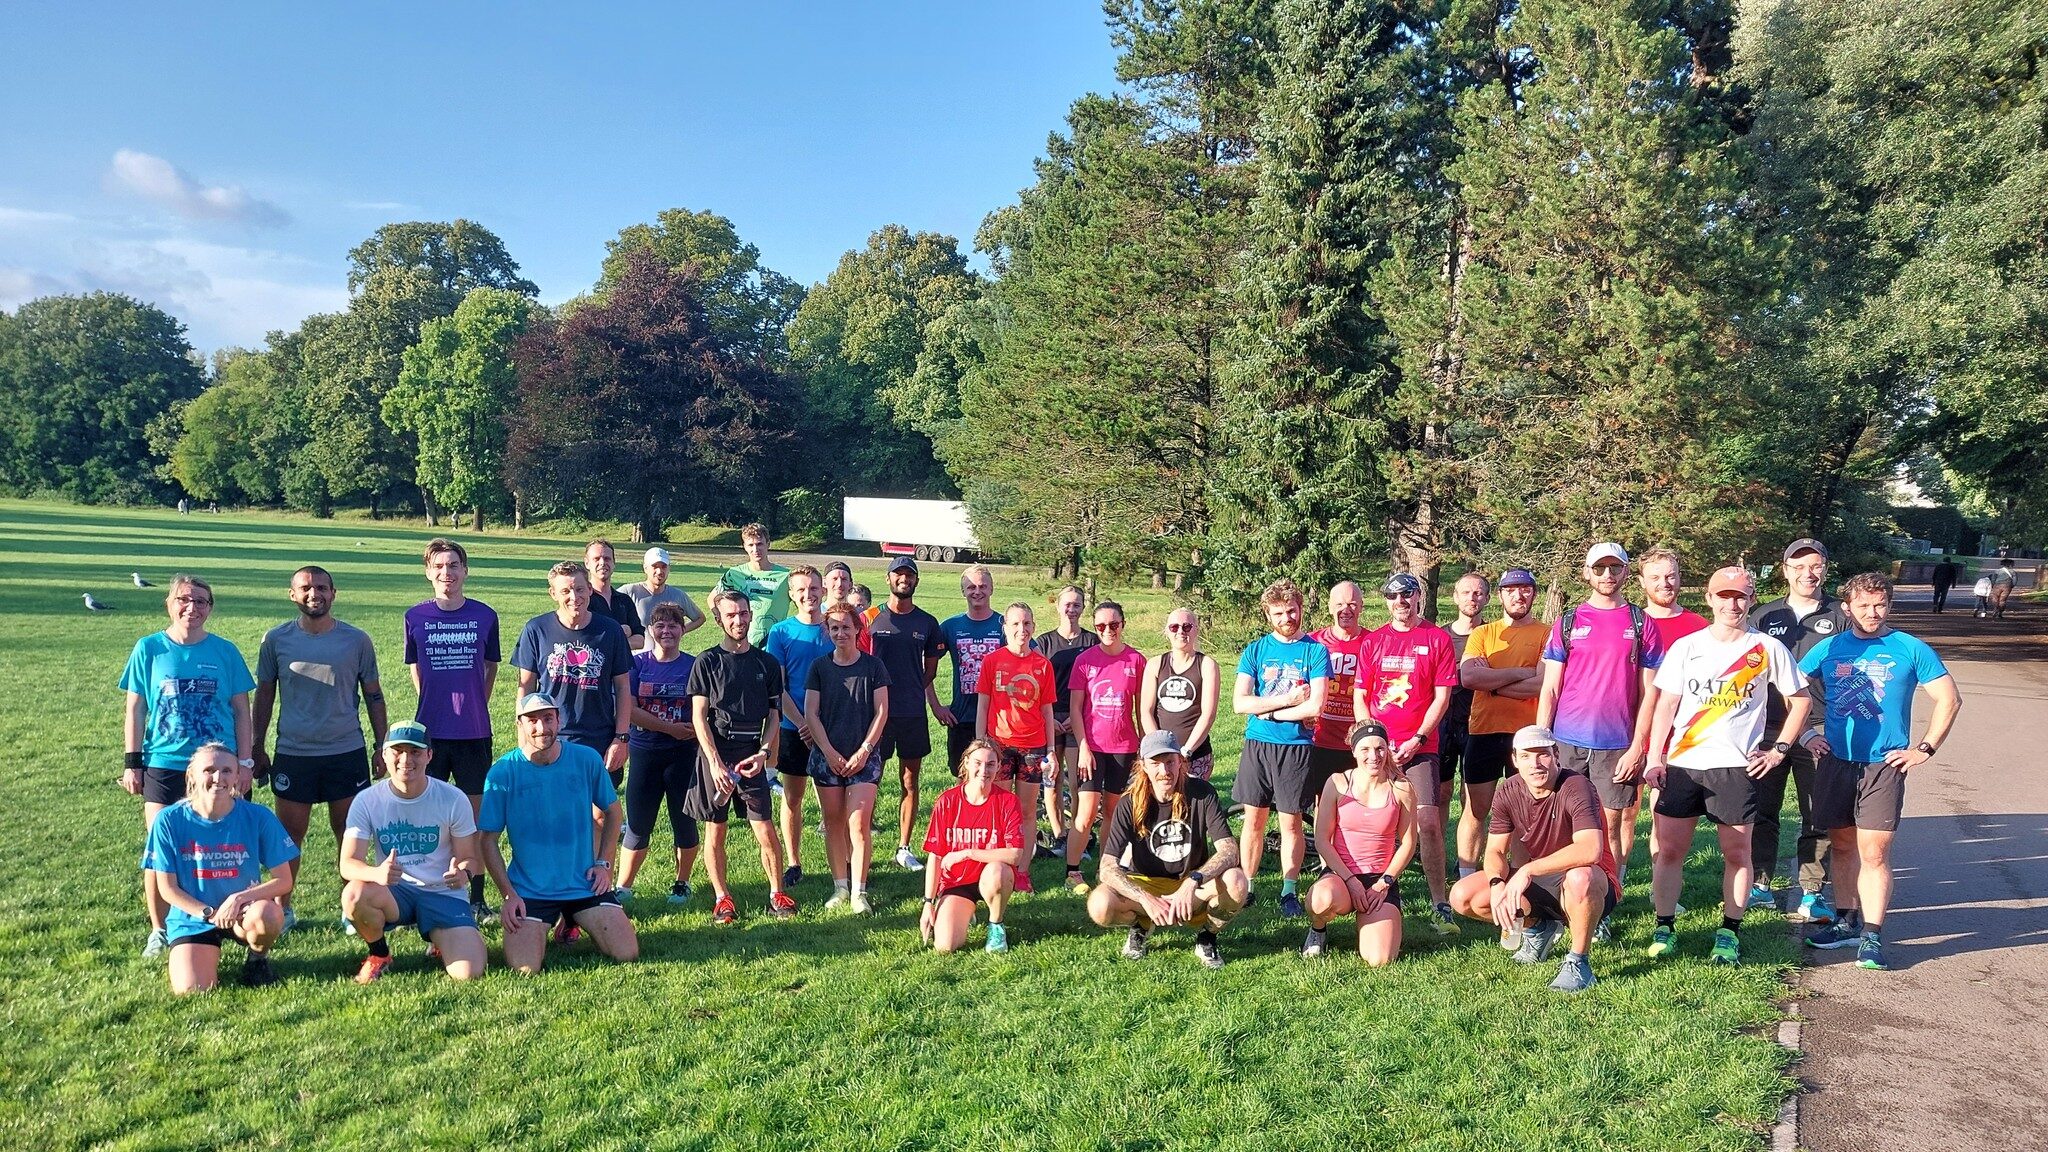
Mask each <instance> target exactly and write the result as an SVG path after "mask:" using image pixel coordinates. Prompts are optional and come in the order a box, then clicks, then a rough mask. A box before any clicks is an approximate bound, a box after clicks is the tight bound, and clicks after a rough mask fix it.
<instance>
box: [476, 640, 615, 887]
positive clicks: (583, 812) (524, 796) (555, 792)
mask: <svg viewBox="0 0 2048 1152" xmlns="http://www.w3.org/2000/svg"><path fill="white" fill-rule="evenodd" d="M612 627H613V628H614V629H616V628H617V627H618V625H616V624H614V625H612ZM555 747H557V748H559V749H561V754H560V755H558V756H556V757H555V760H554V762H553V763H551V764H536V763H534V762H533V761H531V760H529V759H527V758H526V753H524V752H522V751H520V750H519V749H517V748H514V749H513V750H512V751H510V752H507V753H505V754H504V755H503V756H500V757H498V759H497V760H496V761H495V762H494V763H493V764H492V765H491V771H490V774H489V775H488V776H486V777H484V802H483V811H482V813H481V814H479V815H478V817H477V822H476V824H477V828H478V829H480V830H481V831H482V832H483V834H484V835H486V836H496V835H498V834H499V833H501V832H502V833H504V834H506V835H507V836H508V837H509V838H510V839H511V841H512V860H511V863H509V864H508V865H506V869H505V870H506V875H507V877H508V878H509V879H510V880H511V881H512V890H513V891H514V892H516V893H518V894H519V897H520V899H522V900H575V899H578V898H580V897H584V896H589V895H592V892H591V889H590V869H591V868H593V867H595V866H596V864H597V851H596V845H595V844H594V843H593V841H592V838H591V835H590V810H591V808H593V807H597V808H609V807H611V806H612V805H613V804H614V803H615V802H617V800H618V798H619V794H618V791H617V789H615V788H613V787H612V778H611V775H610V774H609V773H607V772H606V771H605V770H604V757H602V756H599V755H598V754H597V753H595V752H593V751H591V750H590V749H588V748H585V747H584V746H582V745H581V744H571V743H570V742H568V741H566V740H564V741H561V742H559V743H557V744H556V745H555Z"/></svg>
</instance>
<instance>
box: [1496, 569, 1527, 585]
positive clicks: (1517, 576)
mask: <svg viewBox="0 0 2048 1152" xmlns="http://www.w3.org/2000/svg"><path fill="white" fill-rule="evenodd" d="M1500 586H1501V587H1503V588H1534V587H1535V586H1536V574H1535V573H1534V572H1531V571H1529V570H1528V569H1527V568H1510V569H1508V570H1507V571H1505V572H1503V573H1501V574H1500Z"/></svg>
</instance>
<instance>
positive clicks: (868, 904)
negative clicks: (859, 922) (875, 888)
mask: <svg viewBox="0 0 2048 1152" xmlns="http://www.w3.org/2000/svg"><path fill="white" fill-rule="evenodd" d="M853 914H854V915H856V916H872V915H874V914H875V902H874V901H873V900H870V899H868V892H867V889H865V888H863V889H861V890H860V891H858V892H855V893H854V894H853Z"/></svg>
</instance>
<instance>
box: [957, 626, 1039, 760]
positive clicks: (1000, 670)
mask: <svg viewBox="0 0 2048 1152" xmlns="http://www.w3.org/2000/svg"><path fill="white" fill-rule="evenodd" d="M1052 686H1053V671H1052V661H1051V660H1048V659H1047V658H1046V657H1045V654H1044V653H1042V652H1039V651H1038V650H1037V649H1035V648H1026V649H1025V650H1024V654H1023V655H1021V656H1020V655H1018V654H1017V653H1015V652H1012V651H1010V650H1009V649H1008V648H1007V647H1005V648H998V649H996V650H995V651H994V652H991V653H989V654H988V655H987V656H986V657H984V658H983V659H982V662H981V680H980V682H979V683H977V684H976V685H975V686H974V690H975V691H976V692H986V693H988V698H989V700H990V701H991V702H992V703H993V704H994V708H995V711H994V714H993V715H991V716H990V717H989V718H988V734H989V735H990V736H993V737H995V738H996V739H997V740H1000V741H1002V742H1003V743H1004V744H1007V745H1009V746H1010V747H1012V748H1044V747H1047V746H1048V744H1049V742H1050V741H1051V738H1052V734H1051V733H1049V732H1047V731H1046V730H1045V706H1046V705H1047V704H1050V703H1052V700H1051V694H1052Z"/></svg>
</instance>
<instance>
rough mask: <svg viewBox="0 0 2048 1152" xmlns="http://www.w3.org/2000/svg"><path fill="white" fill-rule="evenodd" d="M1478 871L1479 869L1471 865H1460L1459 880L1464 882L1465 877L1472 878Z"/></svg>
mask: <svg viewBox="0 0 2048 1152" xmlns="http://www.w3.org/2000/svg"><path fill="white" fill-rule="evenodd" d="M1477 871H1479V869H1477V868H1474V867H1471V866H1470V865H1466V864H1460V865H1458V879H1460V880H1463V879H1464V878H1465V877H1467V876H1470V875H1471V874H1473V873H1474V872H1477Z"/></svg>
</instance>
